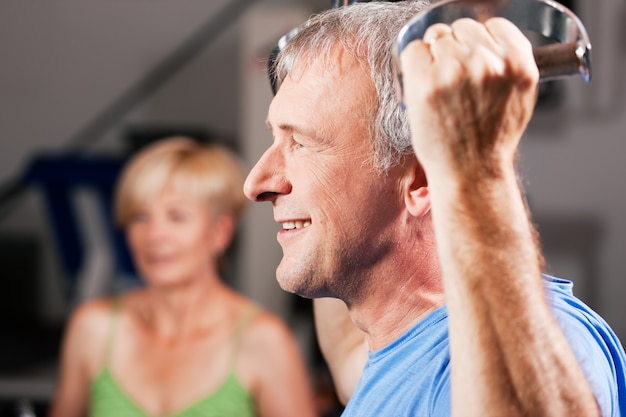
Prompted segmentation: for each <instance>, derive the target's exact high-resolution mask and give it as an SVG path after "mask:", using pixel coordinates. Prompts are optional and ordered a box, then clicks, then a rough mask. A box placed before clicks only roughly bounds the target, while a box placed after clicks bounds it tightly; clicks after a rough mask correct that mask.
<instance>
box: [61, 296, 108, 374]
mask: <svg viewBox="0 0 626 417" xmlns="http://www.w3.org/2000/svg"><path fill="white" fill-rule="evenodd" d="M113 303H114V301H113V299H111V298H97V299H91V300H88V301H84V302H82V303H81V304H79V305H78V306H76V308H75V309H74V310H73V311H72V313H71V315H70V317H69V321H68V324H67V328H66V332H65V338H64V344H65V346H66V350H68V351H69V352H72V357H74V358H75V359H76V360H78V361H81V362H83V363H84V364H85V366H86V367H87V369H88V372H89V374H91V375H93V374H94V373H95V372H96V371H97V369H98V368H99V367H100V364H101V362H102V357H103V354H104V349H105V346H106V340H107V337H108V334H109V329H110V327H111V323H112V317H113V305H114V304H113Z"/></svg>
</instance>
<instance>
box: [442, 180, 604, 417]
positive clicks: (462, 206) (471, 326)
mask: <svg viewBox="0 0 626 417" xmlns="http://www.w3.org/2000/svg"><path fill="white" fill-rule="evenodd" d="M435 178H439V179H443V178H446V176H445V175H442V176H435ZM444 182H445V183H444ZM430 189H431V193H432V205H433V218H434V222H435V223H434V224H435V231H436V238H437V241H438V245H439V246H438V250H439V256H440V259H441V265H442V271H443V279H444V287H445V292H446V299H447V304H448V311H449V321H450V349H451V361H452V398H453V413H454V414H455V415H463V416H474V415H476V416H503V415H506V416H518V415H519V416H570V417H571V416H585V417H586V416H594V415H597V413H598V409H597V405H596V403H595V399H594V398H593V395H592V393H591V390H590V388H589V386H588V384H587V382H586V380H585V377H584V375H583V373H582V371H581V370H580V368H579V367H578V364H577V362H576V358H575V357H574V355H573V353H572V351H571V349H570V348H569V346H568V345H567V342H566V340H565V338H564V336H563V335H562V333H561V331H560V329H559V328H558V327H557V325H556V323H555V321H554V320H553V318H552V315H551V312H550V310H549V308H548V306H547V305H546V303H545V301H544V294H543V288H542V284H541V278H540V273H541V262H540V259H541V257H540V255H539V254H538V247H537V244H536V242H535V239H534V231H533V228H532V225H531V224H530V222H529V220H528V217H527V213H526V207H525V205H524V201H523V198H522V197H521V194H520V190H519V188H518V186H517V180H516V178H515V173H514V170H512V169H511V170H510V171H508V172H503V173H502V176H501V177H494V178H489V179H485V178H480V179H475V178H468V177H463V176H459V177H458V178H453V177H452V178H451V177H447V178H446V179H445V180H443V181H442V183H441V184H437V183H432V182H431V184H430Z"/></svg>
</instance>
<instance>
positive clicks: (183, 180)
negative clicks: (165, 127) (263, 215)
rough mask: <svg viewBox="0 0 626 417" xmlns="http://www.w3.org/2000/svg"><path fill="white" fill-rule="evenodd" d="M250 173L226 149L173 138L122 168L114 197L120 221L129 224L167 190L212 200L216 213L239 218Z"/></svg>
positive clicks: (199, 198)
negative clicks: (244, 184)
mask: <svg viewBox="0 0 626 417" xmlns="http://www.w3.org/2000/svg"><path fill="white" fill-rule="evenodd" d="M244 180H245V170H244V166H243V163H242V162H241V160H240V159H239V158H238V157H237V156H236V155H235V154H234V153H233V152H232V151H230V150H228V149H227V148H225V147H224V146H221V145H215V144H212V145H203V144H200V143H198V142H196V141H194V140H192V139H190V138H187V137H183V136H174V137H168V138H164V139H162V140H159V141H158V142H156V143H154V144H152V145H149V146H147V147H146V148H144V149H143V150H141V151H140V152H139V153H138V154H137V155H135V156H134V157H133V158H132V159H131V160H130V161H129V162H128V163H127V165H126V167H125V168H124V169H123V171H122V173H121V175H120V178H119V180H118V184H117V189H116V195H115V220H116V222H117V224H118V225H120V226H121V227H126V226H128V224H129V222H130V220H131V219H132V216H133V215H134V213H135V212H136V211H137V209H138V208H139V207H140V206H141V205H143V204H145V203H146V201H148V200H149V199H151V198H153V197H154V196H156V195H157V194H158V193H160V192H161V191H162V190H163V188H164V187H166V186H172V187H174V188H175V189H176V190H178V191H181V192H184V193H187V194H189V195H190V196H192V197H194V198H197V199H198V200H199V201H205V202H207V206H208V208H207V209H210V210H211V212H212V213H213V214H215V215H220V214H232V215H234V216H235V218H239V216H240V215H241V214H242V212H243V210H244V208H245V205H246V198H245V196H244V194H243V183H244Z"/></svg>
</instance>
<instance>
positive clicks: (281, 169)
mask: <svg viewBox="0 0 626 417" xmlns="http://www.w3.org/2000/svg"><path fill="white" fill-rule="evenodd" d="M243 191H244V194H245V195H246V197H248V198H249V199H250V200H252V201H256V202H263V201H273V200H274V199H275V198H276V197H277V196H278V195H280V194H288V193H289V192H290V191H291V184H290V183H289V181H288V180H287V177H286V174H285V164H284V158H283V155H282V154H281V152H280V150H278V149H277V148H275V147H270V148H269V149H267V150H266V151H265V153H263V155H262V156H261V158H260V159H259V160H258V161H257V163H256V165H254V167H253V168H252V170H251V171H250V173H249V174H248V177H247V178H246V181H245V183H244V185H243Z"/></svg>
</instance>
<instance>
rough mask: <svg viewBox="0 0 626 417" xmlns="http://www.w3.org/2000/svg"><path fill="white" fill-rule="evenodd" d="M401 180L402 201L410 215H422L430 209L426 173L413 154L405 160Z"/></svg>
mask: <svg viewBox="0 0 626 417" xmlns="http://www.w3.org/2000/svg"><path fill="white" fill-rule="evenodd" d="M405 168H406V169H405V174H404V179H403V181H402V187H403V190H402V195H403V198H404V203H405V205H406V207H407V209H408V210H409V213H411V215H412V216H415V217H422V216H424V215H426V214H427V213H428V212H429V211H430V193H429V191H428V180H427V179H426V173H425V172H424V169H423V168H422V165H421V164H420V163H419V161H418V160H417V158H416V157H415V156H413V155H411V156H409V157H407V160H406V161H405Z"/></svg>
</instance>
